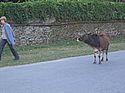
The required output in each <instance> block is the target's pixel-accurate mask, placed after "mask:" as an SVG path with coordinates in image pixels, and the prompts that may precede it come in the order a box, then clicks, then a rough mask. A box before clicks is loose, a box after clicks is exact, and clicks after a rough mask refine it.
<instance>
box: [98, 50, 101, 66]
mask: <svg viewBox="0 0 125 93" xmlns="http://www.w3.org/2000/svg"><path fill="white" fill-rule="evenodd" d="M98 57H99V64H101V60H100V58H101V51H99V56H98Z"/></svg>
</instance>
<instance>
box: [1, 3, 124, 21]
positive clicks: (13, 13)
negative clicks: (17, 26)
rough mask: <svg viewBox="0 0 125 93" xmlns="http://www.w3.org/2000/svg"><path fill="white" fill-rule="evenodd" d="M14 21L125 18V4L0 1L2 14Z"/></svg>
mask: <svg viewBox="0 0 125 93" xmlns="http://www.w3.org/2000/svg"><path fill="white" fill-rule="evenodd" d="M3 15H5V16H6V17H7V18H8V19H9V21H11V22H13V23H29V22H30V21H33V20H42V21H43V20H46V19H47V18H55V19H56V21H105V20H124V19H125V4H124V3H114V2H88V3H85V2H82V1H60V2H56V1H42V2H25V3H0V16H3Z"/></svg>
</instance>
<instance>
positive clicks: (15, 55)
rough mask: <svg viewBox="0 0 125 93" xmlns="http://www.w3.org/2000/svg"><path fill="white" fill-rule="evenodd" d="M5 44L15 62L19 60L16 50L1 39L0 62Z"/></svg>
mask: <svg viewBox="0 0 125 93" xmlns="http://www.w3.org/2000/svg"><path fill="white" fill-rule="evenodd" d="M6 44H8V45H9V48H10V50H11V52H12V54H13V56H14V57H15V59H16V60H18V59H19V55H18V53H17V51H16V49H15V48H14V45H12V44H9V43H8V41H7V40H6V39H2V40H1V42H0V60H1V55H2V52H3V49H4V47H5V45H6Z"/></svg>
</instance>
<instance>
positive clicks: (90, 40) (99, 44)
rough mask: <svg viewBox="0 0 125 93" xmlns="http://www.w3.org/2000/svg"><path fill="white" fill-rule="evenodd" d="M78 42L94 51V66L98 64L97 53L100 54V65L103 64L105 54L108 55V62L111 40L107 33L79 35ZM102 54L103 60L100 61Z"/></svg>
mask: <svg viewBox="0 0 125 93" xmlns="http://www.w3.org/2000/svg"><path fill="white" fill-rule="evenodd" d="M77 41H83V42H84V43H86V44H88V45H89V46H91V47H92V48H93V49H94V62H93V63H94V64H96V53H98V54H99V55H98V57H99V64H101V61H103V59H104V53H106V61H108V47H109V44H110V39H109V36H108V35H107V33H106V32H99V33H89V34H87V33H86V34H84V35H79V37H78V38H77ZM101 52H102V59H101V60H100V57H101Z"/></svg>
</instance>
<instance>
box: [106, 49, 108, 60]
mask: <svg viewBox="0 0 125 93" xmlns="http://www.w3.org/2000/svg"><path fill="white" fill-rule="evenodd" d="M106 61H108V49H106Z"/></svg>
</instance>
